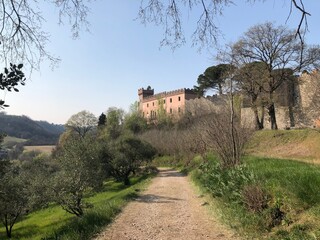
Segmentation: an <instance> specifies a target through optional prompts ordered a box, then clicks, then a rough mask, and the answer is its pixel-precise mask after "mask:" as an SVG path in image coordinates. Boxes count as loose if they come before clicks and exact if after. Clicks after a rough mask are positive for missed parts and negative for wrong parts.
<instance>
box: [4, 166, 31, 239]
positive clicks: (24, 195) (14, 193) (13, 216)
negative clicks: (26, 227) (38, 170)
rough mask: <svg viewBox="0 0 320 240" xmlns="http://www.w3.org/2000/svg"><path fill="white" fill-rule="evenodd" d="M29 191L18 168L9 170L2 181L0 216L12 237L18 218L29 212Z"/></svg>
mask: <svg viewBox="0 0 320 240" xmlns="http://www.w3.org/2000/svg"><path fill="white" fill-rule="evenodd" d="M28 203H29V202H28V192H27V190H26V188H25V186H24V183H23V180H22V178H21V176H19V172H17V170H16V169H13V168H11V169H10V170H8V171H7V172H6V173H5V174H4V176H3V177H2V178H1V181H0V218H1V222H2V223H3V225H4V226H5V228H6V234H7V237H8V238H11V233H12V228H13V226H14V224H15V223H16V222H17V220H18V219H19V218H20V217H21V216H23V215H25V214H27V212H28V207H29V206H28Z"/></svg>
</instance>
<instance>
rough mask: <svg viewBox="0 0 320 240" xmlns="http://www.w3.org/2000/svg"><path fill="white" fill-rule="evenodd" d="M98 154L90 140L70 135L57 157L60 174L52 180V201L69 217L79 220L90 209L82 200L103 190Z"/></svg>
mask: <svg viewBox="0 0 320 240" xmlns="http://www.w3.org/2000/svg"><path fill="white" fill-rule="evenodd" d="M99 152H100V151H99V149H98V145H97V144H96V141H95V139H94V138H93V137H92V136H90V135H86V136H85V137H80V136H78V135H73V136H72V137H69V138H68V139H67V140H66V142H65V143H64V145H63V146H61V147H60V150H59V152H58V153H56V162H57V164H58V166H59V169H60V171H58V172H57V174H56V175H55V177H54V180H53V191H54V199H55V201H56V202H57V203H58V204H60V205H61V207H62V208H63V209H64V210H65V211H67V212H68V213H71V214H75V215H76V216H78V217H81V216H82V215H83V213H84V209H85V208H88V207H90V204H88V203H86V202H85V201H84V200H83V198H84V197H85V196H87V195H88V194H91V193H92V192H93V191H94V190H96V189H98V188H99V187H101V186H102V181H103V175H102V168H101V167H102V165H101V162H100V158H99Z"/></svg>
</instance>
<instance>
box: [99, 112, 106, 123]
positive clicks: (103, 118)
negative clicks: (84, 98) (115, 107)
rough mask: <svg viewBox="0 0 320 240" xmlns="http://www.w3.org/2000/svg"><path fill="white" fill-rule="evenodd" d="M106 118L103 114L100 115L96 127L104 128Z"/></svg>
mask: <svg viewBox="0 0 320 240" xmlns="http://www.w3.org/2000/svg"><path fill="white" fill-rule="evenodd" d="M106 121H107V116H106V115H105V114H104V113H101V115H100V116H99V120H98V126H104V125H106Z"/></svg>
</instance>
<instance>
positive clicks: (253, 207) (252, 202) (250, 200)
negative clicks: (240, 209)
mask: <svg viewBox="0 0 320 240" xmlns="http://www.w3.org/2000/svg"><path fill="white" fill-rule="evenodd" d="M242 201H243V203H244V205H245V206H246V208H247V209H249V210H250V211H252V212H259V213H260V212H262V210H264V209H266V208H267V207H268V195H267V194H266V192H265V191H264V190H263V189H262V188H261V186H259V185H256V184H250V185H246V186H244V187H243V190H242Z"/></svg>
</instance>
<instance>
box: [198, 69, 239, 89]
mask: <svg viewBox="0 0 320 240" xmlns="http://www.w3.org/2000/svg"><path fill="white" fill-rule="evenodd" d="M232 68H233V67H232V66H231V65H230V64H218V65H216V66H211V67H208V68H207V69H206V70H205V71H204V73H203V74H200V75H199V77H198V80H197V83H198V86H195V88H196V89H197V90H198V91H199V92H201V93H205V92H206V91H207V90H210V89H213V90H217V91H218V93H219V94H220V95H221V94H223V86H224V84H225V82H226V80H227V78H228V77H229V76H228V75H229V74H228V73H229V72H230V70H231V69H232ZM202 95H203V94H202Z"/></svg>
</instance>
